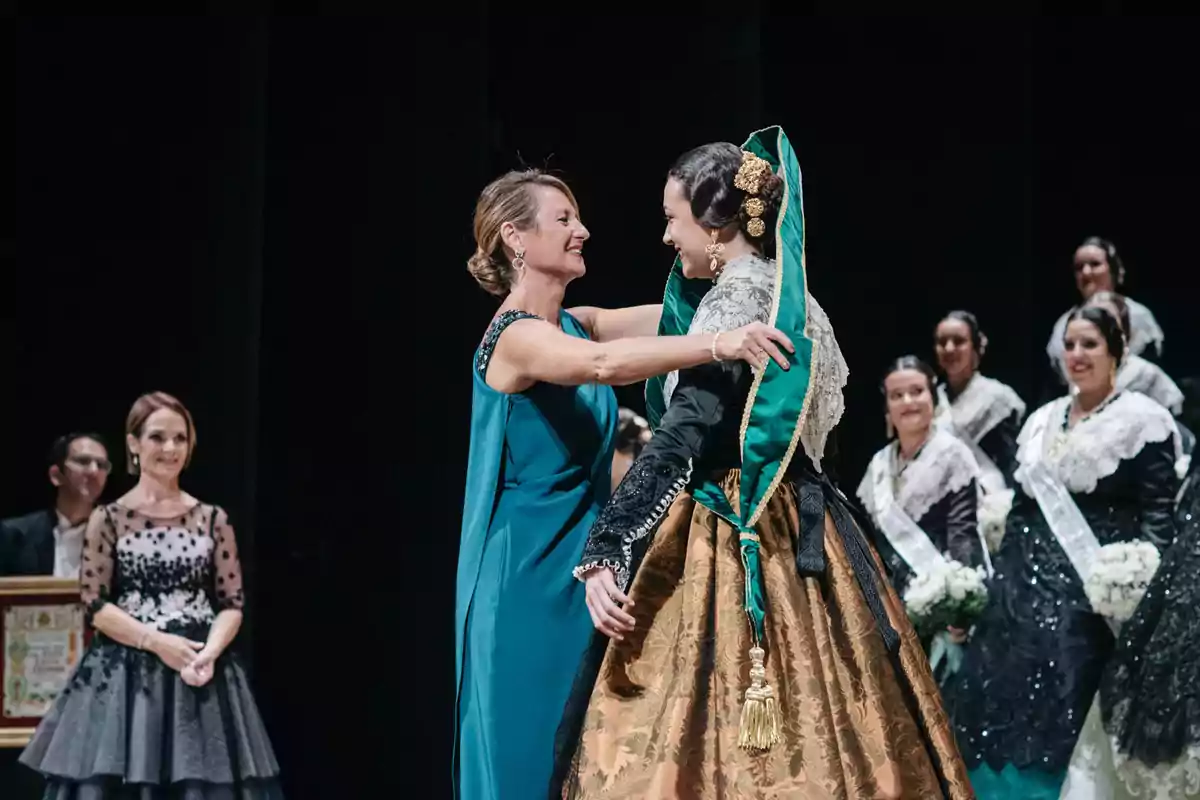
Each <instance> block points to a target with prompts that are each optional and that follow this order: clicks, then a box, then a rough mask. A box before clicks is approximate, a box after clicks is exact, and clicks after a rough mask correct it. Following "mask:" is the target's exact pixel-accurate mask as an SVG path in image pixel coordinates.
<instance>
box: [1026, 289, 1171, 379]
mask: <svg viewBox="0 0 1200 800" xmlns="http://www.w3.org/2000/svg"><path fill="white" fill-rule="evenodd" d="M1125 305H1126V307H1127V308H1128V309H1129V327H1130V328H1133V332H1132V333H1131V334H1130V335H1129V348H1128V352H1129V353H1131V354H1133V355H1138V354H1139V353H1143V352H1145V350H1146V348H1148V347H1150V346H1151V345H1153V346H1154V350H1155V352H1157V353H1161V352H1162V344H1163V330H1162V328H1161V327H1160V326H1159V324H1158V320H1157V319H1155V318H1154V314H1153V312H1151V311H1150V309H1148V308H1146V307H1145V306H1144V305H1142V304H1141V303H1139V302H1138V301H1136V300H1131V299H1129V298H1128V297H1126V298H1125ZM1074 310H1075V309H1074V308H1072V309H1069V310H1068V311H1066V312H1065V313H1064V314H1063V315H1062V316H1061V317H1059V318H1058V319H1057V320H1056V321H1055V323H1054V329H1053V330H1052V331H1051V332H1050V341H1049V342H1047V343H1046V355H1047V356H1049V357H1050V364H1051V365H1052V366H1053V367H1054V369H1055V370H1057V371H1058V373H1059V374H1060V375H1062V376H1063V378H1064V380H1065V379H1066V367H1065V364H1064V363H1063V336H1064V335H1066V332H1067V317H1069V316H1071V313H1072V312H1073V311H1074Z"/></svg>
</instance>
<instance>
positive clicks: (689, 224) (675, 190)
mask: <svg viewBox="0 0 1200 800" xmlns="http://www.w3.org/2000/svg"><path fill="white" fill-rule="evenodd" d="M663 214H665V215H666V217H667V228H666V230H665V231H663V244H665V245H667V246H668V247H674V248H675V252H677V253H679V258H680V260H681V261H682V263H683V274H684V277H687V278H711V277H712V276H713V275H712V270H710V269H709V266H708V264H709V257H708V253H706V252H705V248H706V247H708V245H709V244H711V243H712V234H711V233H710V232H709V231H707V230H705V229H704V227H703V226H702V225H701V224H700V223H699V222H698V221H697V220H696V217H695V216H694V215H693V214H692V204H691V201H689V200H688V199H687V196H686V195H685V194H684V191H683V184H682V183H680V182H679V181H678V180H676V179H675V178H668V179H667V184H666V186H664V187H663Z"/></svg>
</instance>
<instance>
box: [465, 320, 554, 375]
mask: <svg viewBox="0 0 1200 800" xmlns="http://www.w3.org/2000/svg"><path fill="white" fill-rule="evenodd" d="M520 319H541V317H539V316H538V315H537V314H530V313H529V312H528V311H518V310H515V309H514V310H511V311H505V312H504V313H503V314H499V315H497V316H496V318H495V319H494V320H492V324H491V325H488V329H487V331H485V332H484V334H483V341H482V342H480V343H479V351H478V352H477V353H476V354H475V371H476V372H478V373H479V377H481V378H482V377H484V376H485V375H487V368H488V364H490V363H491V361H492V353H493V352H494V351H495V350H496V343H497V342H499V341H500V334H502V333H504V331H505V329H506V328H508V326H509V325H512V324H513V323H514V322H516V321H517V320H520Z"/></svg>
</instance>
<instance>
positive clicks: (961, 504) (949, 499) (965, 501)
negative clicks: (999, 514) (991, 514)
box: [945, 481, 983, 567]
mask: <svg viewBox="0 0 1200 800" xmlns="http://www.w3.org/2000/svg"><path fill="white" fill-rule="evenodd" d="M945 502H946V549H947V550H948V551H949V552H950V557H951V558H953V559H954V560H955V561H957V562H958V563H960V564H963V565H965V566H968V567H977V566H979V565H980V564H982V563H983V542H982V541H980V539H979V517H978V512H979V495H978V486H977V484H976V482H975V481H971V482H970V483H968V484H967V485H966V486H964V487H963V488H961V489H959V490H958V491H957V492H951V493H950V494H948V495H946V497H945Z"/></svg>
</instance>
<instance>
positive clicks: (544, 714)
mask: <svg viewBox="0 0 1200 800" xmlns="http://www.w3.org/2000/svg"><path fill="white" fill-rule="evenodd" d="M588 236H589V234H588V231H587V229H586V228H585V227H584V225H583V223H582V222H581V221H580V219H579V211H578V205H577V203H576V202H575V199H574V197H573V196H572V194H571V191H570V189H569V188H568V187H567V186H566V185H565V184H564V183H562V181H560V180H558V179H557V178H554V177H551V176H548V175H545V174H543V173H541V172H538V171H536V170H528V171H523V172H511V173H508V174H507V175H504V176H503V177H501V178H499V179H497V180H496V181H494V182H493V183H492V184H490V185H489V186H488V187H487V188H485V189H484V191H483V193H482V195H481V196H480V198H479V203H478V205H477V207H476V212H475V239H476V244H477V250H476V253H475V255H474V256H473V257H472V258H471V259H470V260H469V262H468V268H469V270H470V272H471V274H472V275H473V276H474V277H475V278H476V280H477V281H478V282H479V283H480V284H481V285H482V286H483V287H484V288H485V289H487V290H488V291H489V292H491V293H493V294H495V295H497V296H500V297H504V298H505V299H504V302H503V303H502V305H501V307H500V310H499V312H498V313H497V315H496V317H495V318H494V319H493V321H492V323H491V325H489V327H488V329H487V332H486V333H485V335H484V337H483V341H482V342H481V343H480V346H479V349H478V350H477V351H476V353H475V358H474V363H473V373H474V374H473V398H472V410H471V448H470V456H469V461H468V466H467V480H466V497H465V501H464V507H463V520H462V535H461V542H460V549H459V563H458V580H457V592H456V609H455V644H456V651H457V654H456V683H457V688H456V715H457V716H456V727H457V732H456V742H455V752H454V765H453V771H454V772H453V781H454V789H455V796H456V797H459V798H462V800H493V799H497V800H509V798H534V797H542V796H544V795H545V794H546V791H547V789H548V787H549V783H550V773H551V768H552V764H553V756H554V736H555V732H556V730H557V727H558V723H559V721H560V719H561V717H562V713H563V709H564V706H565V703H566V699H567V696H568V694H569V693H570V690H571V684H572V681H573V679H574V677H575V673H576V671H577V668H578V665H579V661H580V658H581V657H582V655H583V652H584V650H585V649H586V647H587V645H588V643H589V641H590V640H591V636H592V621H591V619H590V618H589V616H588V613H587V611H586V606H585V604H584V603H583V589H584V587H583V584H581V583H579V582H578V581H576V580H574V578H573V577H572V575H571V569H572V567H574V565H575V564H576V563H578V561H579V558H580V556H581V555H582V552H583V546H584V543H585V541H586V539H587V534H588V531H589V529H590V528H591V525H592V522H593V520H594V519H595V516H596V514H597V513H598V512H599V510H600V508H602V507H603V505H604V503H605V501H606V500H607V499H608V494H609V491H610V470H611V467H612V456H613V443H614V439H615V435H616V424H617V403H616V397H615V395H614V393H613V391H612V389H611V388H610V385H614V384H625V383H633V382H636V381H640V380H645V379H646V378H648V377H652V376H655V375H662V374H666V373H668V372H671V371H673V370H677V369H686V368H688V367H692V366H697V365H699V364H703V363H707V362H709V361H711V360H713V359H717V360H735V359H737V360H744V361H747V362H749V363H751V364H753V365H754V366H756V367H762V366H763V365H764V364H765V362H766V359H768V358H774V359H775V360H776V361H777V362H779V363H780V365H781V366H783V367H785V368H786V367H787V366H788V363H789V362H788V359H787V357H786V356H784V355H783V353H782V352H781V351H780V350H779V348H778V347H777V346H776V343H779V345H781V346H782V347H784V348H786V349H788V350H789V351H790V350H791V343H790V342H789V341H788V339H787V337H786V336H784V335H783V334H781V333H779V332H778V331H776V330H774V329H773V328H770V327H768V326H766V325H763V324H761V323H753V324H751V325H747V326H745V327H743V328H738V329H737V330H734V331H729V332H723V333H719V334H716V335H711V334H701V335H694V336H671V337H657V336H655V335H654V334H655V333H656V332H657V329H658V324H659V317H660V315H661V307H660V306H657V305H653V306H641V307H637V308H630V309H618V310H611V311H609V310H601V309H595V308H576V309H572V310H570V311H565V310H563V309H562V308H561V302H562V296H563V292H564V290H565V288H566V285H567V284H568V283H569V282H570V281H571V280H573V279H574V278H576V277H579V276H581V275H583V273H584V262H583V256H582V248H583V244H584V242H585V241H586V240H587V238H588Z"/></svg>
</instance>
